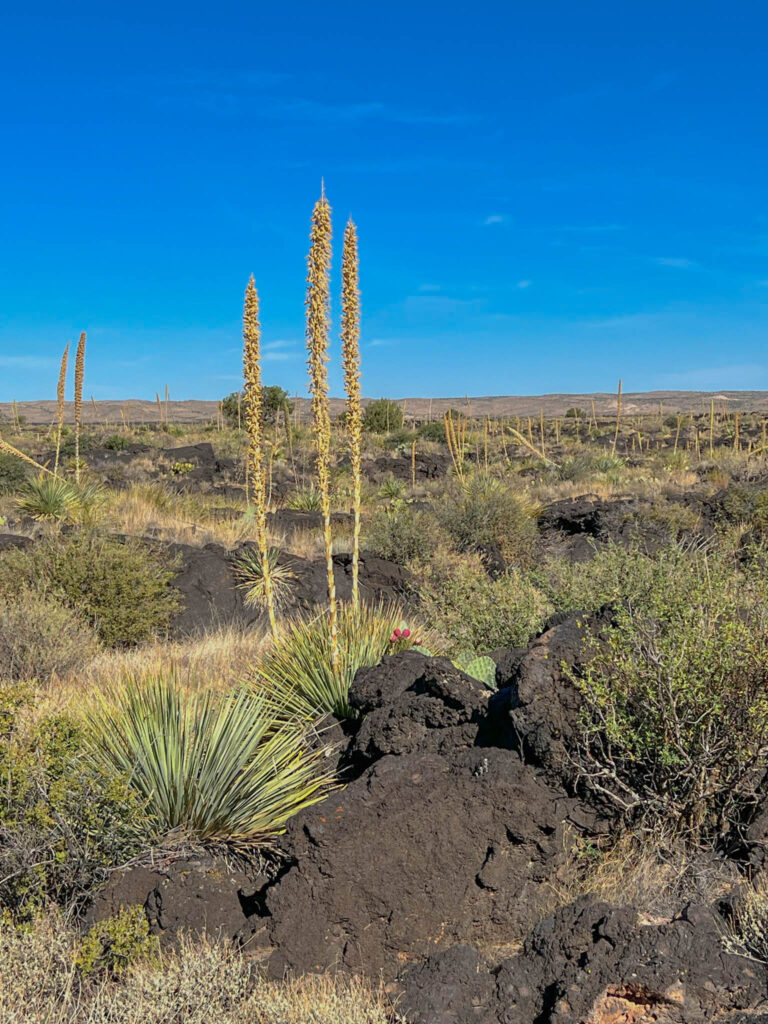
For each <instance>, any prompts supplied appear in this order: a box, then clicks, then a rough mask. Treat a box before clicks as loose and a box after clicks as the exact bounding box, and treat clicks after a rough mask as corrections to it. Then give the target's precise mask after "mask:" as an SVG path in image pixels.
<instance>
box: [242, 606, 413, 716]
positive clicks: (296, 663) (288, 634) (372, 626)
mask: <svg viewBox="0 0 768 1024" xmlns="http://www.w3.org/2000/svg"><path fill="white" fill-rule="evenodd" d="M338 613H339V614H338V644H339V661H338V668H337V669H334V667H333V659H332V656H331V626H330V621H329V617H328V615H327V614H322V615H319V616H315V617H314V618H305V619H299V620H296V621H294V622H292V623H290V624H289V625H288V626H287V628H286V630H285V632H283V633H282V634H281V635H280V637H279V638H278V640H277V641H275V643H274V644H273V645H272V647H271V648H270V649H269V650H268V651H267V653H266V654H265V656H264V658H263V659H262V661H261V663H260V664H259V666H258V668H257V670H256V674H255V680H254V681H255V683H256V685H257V688H258V689H264V690H266V691H267V692H268V693H270V694H271V695H272V698H273V700H274V701H276V702H279V703H280V705H281V706H282V707H283V708H284V709H286V712H287V713H288V714H289V715H294V714H299V715H303V717H305V718H314V717H316V716H317V715H320V714H323V713H326V712H331V713H333V714H335V715H338V716H339V717H340V718H347V717H349V716H350V715H351V714H352V709H351V707H350V705H349V688H350V686H351V685H352V680H353V679H354V678H355V673H356V672H357V670H358V669H359V668H361V667H363V666H364V665H378V663H379V662H380V661H381V659H382V658H383V657H384V655H385V654H388V653H389V652H390V651H391V649H392V644H391V638H392V633H393V630H394V629H395V628H397V626H398V623H399V622H400V621H401V618H402V610H401V609H400V608H399V607H398V606H397V605H396V604H390V603H380V604H376V605H365V604H360V605H359V606H358V607H354V606H353V605H351V604H342V605H339V609H338Z"/></svg>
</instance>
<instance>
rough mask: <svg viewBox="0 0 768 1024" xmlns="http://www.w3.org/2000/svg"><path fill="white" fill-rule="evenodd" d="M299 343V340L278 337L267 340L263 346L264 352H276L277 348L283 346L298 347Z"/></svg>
mask: <svg viewBox="0 0 768 1024" xmlns="http://www.w3.org/2000/svg"><path fill="white" fill-rule="evenodd" d="M298 345H299V343H298V342H297V341H287V340H285V339H284V338H278V339H277V340H276V341H267V342H265V343H264V344H263V345H262V346H261V348H262V351H263V352H274V351H276V350H277V349H283V348H297V347H298Z"/></svg>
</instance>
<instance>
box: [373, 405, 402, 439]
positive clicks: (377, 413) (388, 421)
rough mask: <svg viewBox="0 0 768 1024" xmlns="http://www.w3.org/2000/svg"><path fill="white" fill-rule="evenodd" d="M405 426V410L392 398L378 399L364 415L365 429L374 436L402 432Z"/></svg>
mask: <svg viewBox="0 0 768 1024" xmlns="http://www.w3.org/2000/svg"><path fill="white" fill-rule="evenodd" d="M402 425H403V410H402V407H401V405H400V404H399V402H395V401H393V400H392V399H391V398H377V399H376V401H375V402H369V403H368V405H367V406H366V407H365V413H364V414H363V429H364V430H368V431H370V432H371V433H372V434H388V433H391V432H392V431H393V430H400V428H401V427H402Z"/></svg>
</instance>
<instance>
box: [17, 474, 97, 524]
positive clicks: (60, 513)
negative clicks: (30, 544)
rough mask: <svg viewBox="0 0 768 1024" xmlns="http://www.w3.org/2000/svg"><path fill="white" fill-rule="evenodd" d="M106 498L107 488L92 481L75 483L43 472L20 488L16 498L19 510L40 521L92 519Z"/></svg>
mask: <svg viewBox="0 0 768 1024" xmlns="http://www.w3.org/2000/svg"><path fill="white" fill-rule="evenodd" d="M105 500H106V496H105V494H104V490H103V488H102V487H100V486H99V485H98V484H96V483H93V482H90V483H84V484H82V485H81V484H76V483H75V482H74V481H72V480H67V479H66V478H65V477H62V476H53V475H51V474H50V473H42V474H40V476H38V477H33V478H32V479H30V480H27V482H26V483H25V484H24V486H23V487H22V488H21V493H20V495H19V498H18V500H17V502H16V505H17V507H18V509H19V511H20V512H22V513H23V515H25V516H29V517H30V518H31V519H37V520H38V521H39V522H63V521H65V520H68V519H75V518H77V519H80V520H81V521H87V520H89V519H91V518H92V517H93V516H94V515H95V514H96V513H97V512H98V510H99V508H101V507H102V506H103V504H104V502H105Z"/></svg>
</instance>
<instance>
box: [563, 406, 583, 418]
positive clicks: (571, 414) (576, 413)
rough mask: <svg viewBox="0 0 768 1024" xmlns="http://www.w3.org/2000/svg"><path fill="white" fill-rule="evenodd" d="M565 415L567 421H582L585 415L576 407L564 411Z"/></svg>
mask: <svg viewBox="0 0 768 1024" xmlns="http://www.w3.org/2000/svg"><path fill="white" fill-rule="evenodd" d="M565 415H566V418H567V419H569V420H583V419H584V418H585V416H586V413H585V412H584V410H583V409H579V408H578V406H572V407H571V408H570V409H566V411H565Z"/></svg>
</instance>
